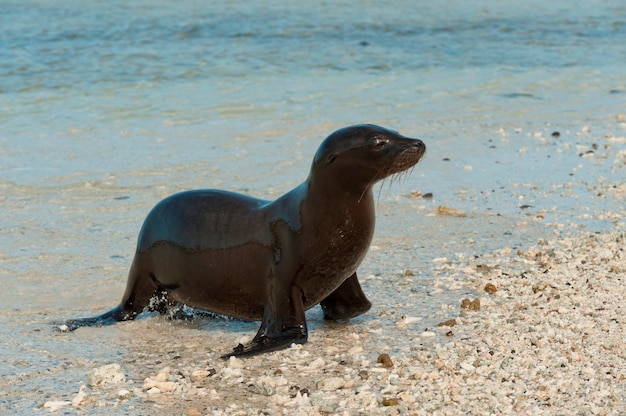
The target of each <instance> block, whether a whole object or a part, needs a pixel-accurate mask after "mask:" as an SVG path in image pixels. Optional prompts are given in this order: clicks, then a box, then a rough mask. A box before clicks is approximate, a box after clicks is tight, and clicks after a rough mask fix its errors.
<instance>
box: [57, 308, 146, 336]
mask: <svg viewBox="0 0 626 416" xmlns="http://www.w3.org/2000/svg"><path fill="white" fill-rule="evenodd" d="M136 316H137V314H136V313H128V312H126V311H125V310H124V309H123V308H122V306H121V305H118V306H116V307H115V308H113V309H111V310H110V311H108V312H106V313H103V314H102V315H100V316H94V317H92V318H82V319H70V320H67V321H65V322H64V323H62V324H58V325H57V328H58V329H59V330H61V331H63V332H70V331H74V330H75V329H77V328H80V327H81V326H104V325H112V324H114V323H116V322H119V321H128V320H132V319H135V317H136Z"/></svg>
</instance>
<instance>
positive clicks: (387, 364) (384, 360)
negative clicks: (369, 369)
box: [376, 353, 393, 368]
mask: <svg viewBox="0 0 626 416" xmlns="http://www.w3.org/2000/svg"><path fill="white" fill-rule="evenodd" d="M376 363H378V364H382V365H383V367H384V368H391V367H393V361H391V357H389V354H385V353H383V354H380V355H379V356H378V358H377V359H376Z"/></svg>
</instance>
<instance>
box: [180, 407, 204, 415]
mask: <svg viewBox="0 0 626 416" xmlns="http://www.w3.org/2000/svg"><path fill="white" fill-rule="evenodd" d="M183 415H185V416H202V412H200V410H198V409H197V408H195V407H190V408H188V409H185V410H184V411H183Z"/></svg>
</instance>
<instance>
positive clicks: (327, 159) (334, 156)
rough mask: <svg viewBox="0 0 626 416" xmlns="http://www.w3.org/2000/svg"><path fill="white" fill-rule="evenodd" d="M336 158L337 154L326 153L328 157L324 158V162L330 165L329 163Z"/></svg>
mask: <svg viewBox="0 0 626 416" xmlns="http://www.w3.org/2000/svg"><path fill="white" fill-rule="evenodd" d="M336 158H337V155H328V157H327V158H326V164H327V165H330V164H331V163H333V162H334V161H335V159H336Z"/></svg>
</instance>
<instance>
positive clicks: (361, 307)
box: [320, 272, 372, 320]
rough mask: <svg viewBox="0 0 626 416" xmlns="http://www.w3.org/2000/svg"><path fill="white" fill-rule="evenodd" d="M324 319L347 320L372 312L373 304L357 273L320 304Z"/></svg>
mask: <svg viewBox="0 0 626 416" xmlns="http://www.w3.org/2000/svg"><path fill="white" fill-rule="evenodd" d="M320 305H321V306H322V310H323V311H324V319H333V320H346V319H350V318H354V317H355V316H359V315H361V314H363V313H365V312H367V311H369V310H370V308H371V307H372V303H371V302H370V301H369V300H368V299H367V297H366V296H365V293H363V289H361V285H360V284H359V279H358V278H357V277H356V272H355V273H353V274H352V275H351V276H350V277H348V278H347V279H346V280H345V281H344V282H343V283H342V284H341V285H340V286H339V287H338V288H337V289H335V291H334V292H333V293H331V294H330V295H328V296H327V297H326V298H325V299H324V300H322V301H321V302H320Z"/></svg>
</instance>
